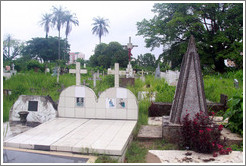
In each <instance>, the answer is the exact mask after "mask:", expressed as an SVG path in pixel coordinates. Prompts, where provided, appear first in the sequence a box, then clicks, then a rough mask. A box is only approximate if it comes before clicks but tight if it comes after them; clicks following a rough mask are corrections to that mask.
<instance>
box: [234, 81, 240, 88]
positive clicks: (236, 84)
mask: <svg viewBox="0 0 246 166" xmlns="http://www.w3.org/2000/svg"><path fill="white" fill-rule="evenodd" d="M234 87H235V88H239V86H238V80H237V79H234Z"/></svg>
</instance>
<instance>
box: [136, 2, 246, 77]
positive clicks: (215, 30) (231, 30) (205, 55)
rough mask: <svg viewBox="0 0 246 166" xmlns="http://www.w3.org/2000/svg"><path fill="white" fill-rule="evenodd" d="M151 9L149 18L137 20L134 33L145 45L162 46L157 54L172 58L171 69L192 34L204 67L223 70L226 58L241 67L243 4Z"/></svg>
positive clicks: (162, 4)
mask: <svg viewBox="0 0 246 166" xmlns="http://www.w3.org/2000/svg"><path fill="white" fill-rule="evenodd" d="M152 11H153V12H154V13H155V16H154V17H153V18H152V19H150V20H146V19H144V20H142V21H141V22H138V23H137V29H138V34H137V35H142V36H143V37H144V38H145V42H146V47H148V48H152V49H153V48H155V47H159V46H160V45H163V46H164V48H165V49H164V51H163V53H162V54H161V55H160V57H161V58H162V59H163V61H171V62H172V68H175V67H177V66H179V65H180V64H181V61H182V56H183V55H184V53H185V52H186V49H187V42H188V39H189V37H190V36H191V35H194V37H195V39H196V42H197V48H198V53H199V55H200V59H201V64H202V66H203V67H209V68H211V69H213V70H215V71H219V72H224V71H225V65H224V59H227V58H229V59H231V60H234V61H235V62H236V64H237V68H242V66H243V57H242V55H240V53H241V52H242V51H243V41H242V40H243V4H242V3H207V4H204V3H199V4H196V3H181V4H180V3H165V4H164V3H156V4H155V5H154V6H153V10H152Z"/></svg>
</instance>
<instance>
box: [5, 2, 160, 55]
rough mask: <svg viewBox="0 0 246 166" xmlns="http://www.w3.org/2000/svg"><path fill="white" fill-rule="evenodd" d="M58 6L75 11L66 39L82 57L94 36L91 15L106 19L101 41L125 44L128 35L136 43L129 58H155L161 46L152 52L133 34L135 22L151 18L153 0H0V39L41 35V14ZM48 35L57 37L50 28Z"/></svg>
mask: <svg viewBox="0 0 246 166" xmlns="http://www.w3.org/2000/svg"><path fill="white" fill-rule="evenodd" d="M53 5H54V6H57V7H58V6H60V5H61V6H62V7H64V8H66V9H67V10H69V11H71V12H72V13H75V14H76V16H77V18H78V20H79V26H73V27H72V31H71V33H70V35H69V36H68V42H69V43H70V45H71V46H70V49H71V51H72V52H82V53H84V54H85V58H86V59H89V57H90V56H91V55H92V54H93V50H94V48H95V46H96V44H98V43H99V38H98V36H95V35H93V34H92V31H91V29H92V25H91V24H92V23H93V20H92V19H93V17H97V16H100V17H103V18H105V19H108V20H109V26H110V27H109V28H108V30H109V34H107V35H106V36H103V37H102V42H103V43H107V44H108V43H109V42H111V41H117V42H119V43H120V44H122V45H126V44H127V43H128V41H129V36H131V39H132V43H133V44H134V45H138V47H135V48H133V50H132V54H133V57H137V55H139V54H145V53H152V54H154V55H155V56H156V58H157V57H158V56H159V54H161V52H162V48H156V49H154V50H153V51H152V52H151V51H150V49H147V48H145V42H144V38H143V37H142V36H136V34H137V26H136V23H137V22H138V21H142V20H143V19H144V18H146V19H150V18H153V16H154V13H153V12H151V9H153V5H154V2H151V1H135V2H131V1H103V2H100V1H98V2H96V1H87V2H83V1H73V2H71V1H51V2H50V1H15V2H13V1H9V2H8V1H1V31H2V33H1V34H2V39H3V38H4V37H5V36H6V34H10V35H12V37H13V38H15V39H18V40H21V41H27V40H30V39H31V38H35V37H45V31H44V28H43V27H41V26H40V25H39V21H40V20H41V18H42V14H45V13H51V9H52V6H53ZM49 36H58V32H57V30H56V29H51V30H50V33H49ZM61 37H62V38H65V28H63V29H62V30H61Z"/></svg>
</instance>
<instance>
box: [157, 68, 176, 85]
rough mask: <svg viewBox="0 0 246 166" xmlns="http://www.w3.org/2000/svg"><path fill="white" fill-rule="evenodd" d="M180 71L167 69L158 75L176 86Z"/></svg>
mask: <svg viewBox="0 0 246 166" xmlns="http://www.w3.org/2000/svg"><path fill="white" fill-rule="evenodd" d="M179 74H180V72H179V71H178V70H176V71H172V70H167V71H166V72H161V74H160V77H161V78H164V79H165V80H166V81H167V83H168V85H170V86H177V84H178V79H179Z"/></svg>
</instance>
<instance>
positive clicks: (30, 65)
mask: <svg viewBox="0 0 246 166" xmlns="http://www.w3.org/2000/svg"><path fill="white" fill-rule="evenodd" d="M35 68H39V69H40V70H41V71H44V65H42V64H41V63H39V62H38V61H37V60H30V61H29V62H28V64H27V69H28V70H33V69H35Z"/></svg>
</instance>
